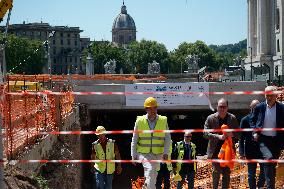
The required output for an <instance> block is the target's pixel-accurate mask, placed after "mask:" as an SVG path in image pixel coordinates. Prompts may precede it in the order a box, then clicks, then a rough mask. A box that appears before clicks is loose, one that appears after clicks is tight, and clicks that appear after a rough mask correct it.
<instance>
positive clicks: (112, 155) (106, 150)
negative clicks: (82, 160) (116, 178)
mask: <svg viewBox="0 0 284 189" xmlns="http://www.w3.org/2000/svg"><path fill="white" fill-rule="evenodd" d="M105 131H106V129H105V128H104V127H103V126H98V127H97V129H96V132H97V133H96V135H97V136H98V140H97V141H95V142H93V143H92V159H93V160H115V159H117V160H120V159H121V157H120V153H119V150H118V146H117V145H116V143H115V141H114V140H112V139H108V138H107V137H106V136H105V134H104V132H105ZM94 167H95V179H96V188H97V189H111V188H112V180H113V174H114V172H115V171H116V173H117V174H121V171H122V168H121V164H120V163H117V166H116V167H115V163H114V162H99V163H95V166H94Z"/></svg>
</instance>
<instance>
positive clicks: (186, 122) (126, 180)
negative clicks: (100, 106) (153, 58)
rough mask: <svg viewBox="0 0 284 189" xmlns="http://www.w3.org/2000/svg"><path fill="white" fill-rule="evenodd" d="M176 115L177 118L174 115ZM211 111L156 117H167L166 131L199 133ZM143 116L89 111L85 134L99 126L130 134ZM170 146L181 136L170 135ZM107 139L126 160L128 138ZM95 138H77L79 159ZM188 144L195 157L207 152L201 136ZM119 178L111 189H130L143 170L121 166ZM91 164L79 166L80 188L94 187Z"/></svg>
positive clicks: (88, 154) (86, 156)
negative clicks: (129, 131)
mask: <svg viewBox="0 0 284 189" xmlns="http://www.w3.org/2000/svg"><path fill="white" fill-rule="evenodd" d="M230 112H231V113H234V114H235V115H236V116H237V118H238V120H240V119H241V118H242V116H243V115H245V114H246V113H248V112H247V111H230ZM177 113H178V114H177ZM211 113H212V111H210V110H208V111H204V110H202V111H196V110H195V111H173V110H170V111H169V110H167V111H162V110H158V114H161V115H165V116H167V117H168V124H169V128H170V129H203V125H204V122H205V120H206V117H207V116H208V115H210V114H211ZM143 114H145V112H144V111H143V110H141V111H136V110H135V111H129V110H128V111H126V110H123V111H121V110H120V111H114V110H111V111H110V110H108V111H104V110H99V111H98V110H91V111H89V118H90V120H91V122H90V124H89V126H88V128H86V129H85V130H95V129H96V127H97V126H98V125H103V126H105V128H106V129H107V130H132V129H133V127H134V123H135V120H136V117H137V116H138V115H143ZM171 137H172V140H173V141H174V142H177V141H180V140H183V133H174V134H172V135H171ZM108 138H111V139H114V140H115V141H116V143H117V144H118V147H119V150H120V154H121V158H122V159H125V160H130V159H131V155H130V143H131V138H132V134H119V135H109V136H108ZM96 140H97V137H96V136H95V135H82V136H81V148H82V159H91V144H92V142H94V141H96ZM192 141H193V142H194V143H195V144H196V146H197V153H198V155H201V156H203V155H205V154H206V148H207V142H208V141H207V140H205V139H204V138H203V134H202V133H194V134H193V138H192ZM122 168H123V171H122V174H121V175H115V176H114V181H113V188H114V189H122V188H123V189H124V188H125V189H129V188H131V179H132V180H136V179H137V178H138V176H143V167H142V165H141V164H138V165H136V166H134V165H132V164H122ZM91 169H92V167H91V164H82V175H81V176H82V177H81V178H82V179H81V188H82V189H85V188H86V189H87V188H91V187H92V186H93V187H94V184H95V180H94V176H93V175H94V174H93V173H92V171H91Z"/></svg>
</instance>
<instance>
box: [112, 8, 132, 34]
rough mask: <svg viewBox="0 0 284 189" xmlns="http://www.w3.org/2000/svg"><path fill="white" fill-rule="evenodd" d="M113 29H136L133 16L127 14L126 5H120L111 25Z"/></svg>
mask: <svg viewBox="0 0 284 189" xmlns="http://www.w3.org/2000/svg"><path fill="white" fill-rule="evenodd" d="M112 29H113V30H117V29H118V30H120V29H131V30H136V26H135V22H134V20H133V18H132V17H131V16H130V15H129V14H127V10H126V6H125V5H124V2H123V5H122V7H121V13H120V14H119V15H118V16H117V17H116V18H115V20H114V22H113V25H112Z"/></svg>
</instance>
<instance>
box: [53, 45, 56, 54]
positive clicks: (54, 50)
mask: <svg viewBox="0 0 284 189" xmlns="http://www.w3.org/2000/svg"><path fill="white" fill-rule="evenodd" d="M53 54H54V55H56V48H55V47H54V49H53Z"/></svg>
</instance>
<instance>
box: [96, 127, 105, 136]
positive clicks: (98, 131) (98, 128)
mask: <svg viewBox="0 0 284 189" xmlns="http://www.w3.org/2000/svg"><path fill="white" fill-rule="evenodd" d="M104 131H106V129H105V128H104V126H98V127H97V129H96V132H97V133H96V135H102V134H104V133H103V132H104Z"/></svg>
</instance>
